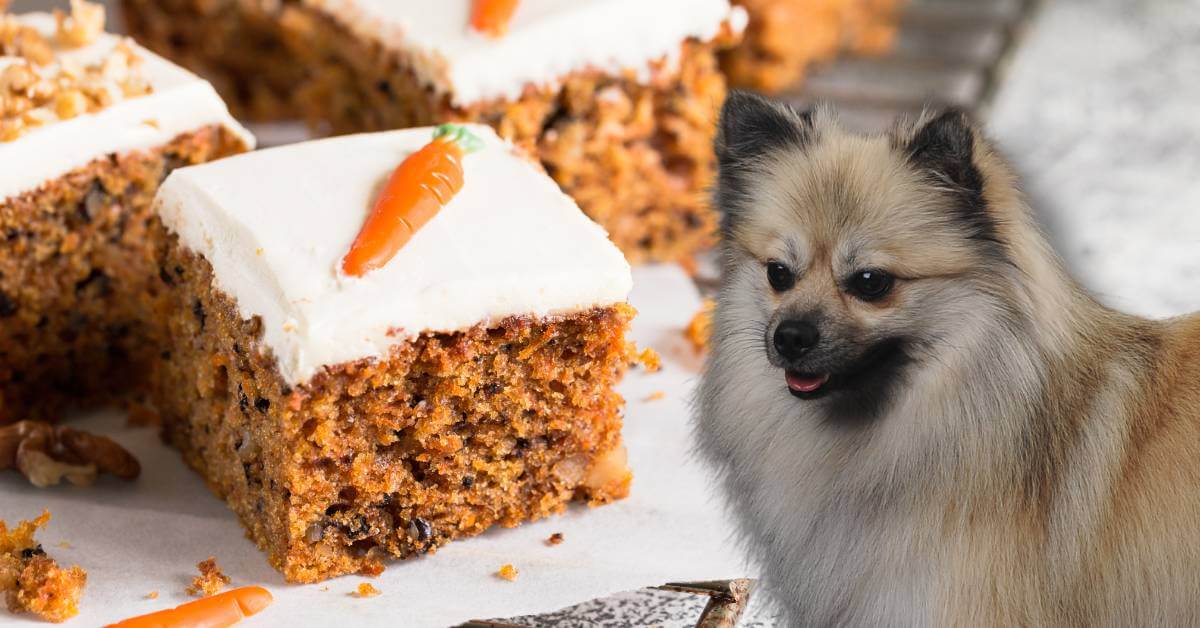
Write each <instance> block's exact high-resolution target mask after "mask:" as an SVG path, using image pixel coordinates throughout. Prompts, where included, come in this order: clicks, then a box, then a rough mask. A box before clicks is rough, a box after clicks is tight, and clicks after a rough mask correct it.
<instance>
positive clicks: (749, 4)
mask: <svg viewBox="0 0 1200 628" xmlns="http://www.w3.org/2000/svg"><path fill="white" fill-rule="evenodd" d="M733 2H734V4H738V5H741V6H742V7H744V8H745V9H746V12H747V13H748V14H749V16H750V22H749V26H748V28H747V30H746V34H745V37H744V38H743V40H742V43H741V44H740V45H738V46H736V47H735V48H732V49H730V50H727V51H725V52H723V53H722V54H721V66H722V69H724V71H725V72H726V74H728V75H729V81H730V83H732V84H733V85H736V86H738V87H750V88H754V89H759V90H763V91H766V92H779V91H782V90H784V89H787V88H789V87H794V86H796V85H797V84H798V83H799V82H800V81H802V80H803V79H804V76H805V74H806V73H807V72H808V69H809V68H810V67H812V66H813V64H816V63H821V62H824V61H829V60H830V59H833V58H834V57H835V56H836V55H838V54H839V53H842V52H848V53H850V54H858V55H878V54H883V53H885V52H887V51H888V50H889V49H891V47H892V44H893V42H894V41H895V38H896V17H897V13H898V10H899V7H900V5H901V3H902V2H903V0H733Z"/></svg>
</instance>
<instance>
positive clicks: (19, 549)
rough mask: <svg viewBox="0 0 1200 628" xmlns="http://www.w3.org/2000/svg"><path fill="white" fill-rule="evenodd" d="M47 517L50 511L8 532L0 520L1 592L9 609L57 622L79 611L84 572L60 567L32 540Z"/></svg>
mask: <svg viewBox="0 0 1200 628" xmlns="http://www.w3.org/2000/svg"><path fill="white" fill-rule="evenodd" d="M49 520H50V512H49V511H43V512H42V514H41V515H40V516H39V517H38V518H36V519H33V520H32V521H22V522H21V523H19V524H17V526H16V527H15V528H13V529H12V530H11V531H9V529H8V525H7V524H6V523H5V522H4V521H3V520H0V591H2V592H3V593H4V597H5V602H6V603H7V605H8V610H9V611H11V612H13V613H33V614H34V615H37V616H38V617H40V618H42V619H44V620H46V621H52V622H55V623H58V622H63V621H66V620H68V619H70V618H72V617H74V616H75V615H77V614H78V613H79V597H80V596H81V595H82V594H83V587H84V585H85V584H87V572H85V571H84V570H83V569H81V568H80V567H79V566H74V567H70V568H68V569H63V568H62V567H59V566H58V563H57V562H55V560H54V559H53V558H50V557H49V556H47V555H46V552H45V550H43V549H42V546H41V544H40V543H38V542H37V541H36V540H34V538H33V535H34V533H35V532H36V531H37V529H38V528H40V527H42V526H44V525H46V522H47V521H49Z"/></svg>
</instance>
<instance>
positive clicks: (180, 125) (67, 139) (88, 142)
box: [0, 13, 254, 199]
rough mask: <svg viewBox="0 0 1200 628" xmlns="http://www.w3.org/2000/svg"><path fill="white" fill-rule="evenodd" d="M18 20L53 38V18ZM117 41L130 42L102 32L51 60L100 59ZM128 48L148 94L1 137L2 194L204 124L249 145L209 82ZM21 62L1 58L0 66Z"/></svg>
mask: <svg viewBox="0 0 1200 628" xmlns="http://www.w3.org/2000/svg"><path fill="white" fill-rule="evenodd" d="M18 20H19V21H20V22H22V23H24V24H27V25H29V26H33V27H35V28H37V29H38V31H40V32H41V33H42V34H43V35H44V36H46V38H47V39H50V40H51V41H52V40H53V37H54V32H55V21H54V18H53V16H51V15H49V14H47V13H29V14H25V15H21V16H19V17H18ZM123 40H124V41H126V42H129V40H127V39H123V38H121V37H118V36H116V35H111V34H107V33H105V34H102V35H100V36H99V37H98V38H97V39H96V41H94V42H92V43H91V44H89V45H87V46H84V47H82V48H76V49H66V50H56V51H55V53H56V58H57V60H56V62H60V61H65V62H68V63H76V64H79V65H91V64H95V63H99V62H101V61H102V60H103V59H104V58H105V57H107V56H108V55H109V53H110V52H111V51H112V50H113V48H114V47H115V46H117V44H118V43H120V42H121V41H123ZM129 45H130V47H131V48H132V49H133V50H134V51H135V52H136V53H137V55H138V56H139V57H141V58H142V60H143V64H142V66H141V68H140V69H139V72H140V73H141V74H142V76H143V77H144V78H145V79H146V80H147V81H148V82H149V83H150V86H151V90H152V91H151V92H150V93H149V94H147V95H145V96H139V97H135V98H130V99H127V100H120V101H117V102H116V103H114V104H112V105H110V106H108V107H106V108H104V109H102V110H100V111H97V112H95V113H88V114H84V115H80V116H77V117H75V118H71V119H69V120H61V121H57V122H52V123H50V124H47V125H45V126H41V127H37V128H35V129H33V130H31V131H29V132H27V133H26V134H25V135H23V136H21V137H20V138H18V139H16V140H13V141H9V142H0V199H6V198H10V197H13V196H17V195H20V194H23V193H25V192H29V191H32V190H35V189H37V188H38V187H40V186H41V185H42V184H43V183H45V182H47V181H51V180H53V179H56V178H58V177H61V176H62V175H64V174H67V173H68V172H70V171H72V170H74V169H76V168H79V167H82V166H85V165H87V164H88V162H90V161H92V160H94V159H96V158H98V157H101V156H104V155H108V154H112V153H124V152H129V151H135V150H145V149H149V148H154V147H156V146H161V145H163V144H165V143H167V142H169V141H171V140H172V139H174V138H175V137H176V136H178V135H180V134H182V133H186V132H189V131H194V130H196V129H199V128H202V127H205V126H209V125H214V124H219V125H222V126H224V127H225V128H227V129H229V130H230V131H232V132H233V133H234V134H236V135H238V136H239V137H241V139H242V141H244V142H245V143H246V145H247V147H253V146H254V138H253V136H251V135H250V133H249V132H248V131H246V129H245V128H243V127H242V126H241V125H240V124H238V123H237V122H236V121H235V120H234V119H233V117H232V116H230V115H229V110H228V109H227V108H226V107H225V103H224V102H223V101H222V100H221V98H220V97H219V96H218V95H217V92H216V91H215V90H213V88H212V86H211V85H209V84H208V82H206V81H204V80H203V79H201V78H199V77H197V76H196V75H194V74H192V73H190V72H187V71H186V70H183V69H182V68H179V67H178V66H175V65H173V64H171V63H170V62H168V61H166V60H165V59H163V58H161V57H159V56H157V55H155V54H154V53H152V52H150V51H148V50H146V49H144V48H141V47H140V46H136V45H133V44H132V42H130V44H129ZM19 61H21V60H20V59H18V58H14V57H0V70H2V69H3V68H4V67H6V66H8V65H9V64H12V63H17V62H19Z"/></svg>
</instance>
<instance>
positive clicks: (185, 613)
mask: <svg viewBox="0 0 1200 628" xmlns="http://www.w3.org/2000/svg"><path fill="white" fill-rule="evenodd" d="M273 600H274V598H272V597H271V593H270V591H267V590H266V589H264V588H262V587H242V588H240V589H234V590H232V591H226V592H224V593H221V594H218V595H213V596H209V597H206V598H204V599H202V600H196V601H194V602H188V603H187V604H181V605H179V606H176V607H175V608H169V609H167V610H164V611H158V612H156V613H150V614H148V615H140V616H138V617H133V618H130V619H126V620H124V621H120V622H117V623H115V624H111V625H110V626H109V627H108V628H162V627H163V626H230V625H232V624H236V623H237V622H239V621H241V620H243V619H245V618H247V617H249V616H251V615H254V614H255V613H258V612H259V611H261V610H262V609H264V608H266V607H267V606H269V605H270V604H271V602H272V601H273Z"/></svg>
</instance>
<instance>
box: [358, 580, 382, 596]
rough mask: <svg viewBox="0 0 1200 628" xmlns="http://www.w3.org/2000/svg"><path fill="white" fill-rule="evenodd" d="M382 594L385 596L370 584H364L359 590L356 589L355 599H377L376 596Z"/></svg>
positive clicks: (359, 586)
mask: <svg viewBox="0 0 1200 628" xmlns="http://www.w3.org/2000/svg"><path fill="white" fill-rule="evenodd" d="M382 594H383V591H380V590H379V589H376V588H375V587H374V586H372V585H371V583H369V582H364V583H362V584H360V585H358V588H357V589H355V591H354V594H353V595H354V597H375V596H376V595H382Z"/></svg>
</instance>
